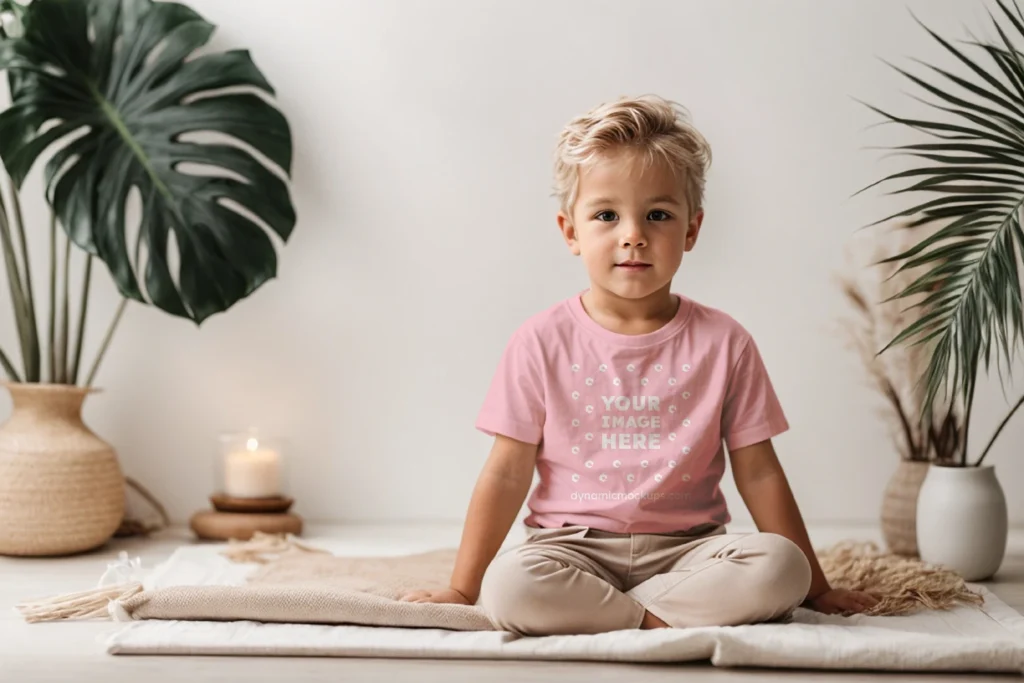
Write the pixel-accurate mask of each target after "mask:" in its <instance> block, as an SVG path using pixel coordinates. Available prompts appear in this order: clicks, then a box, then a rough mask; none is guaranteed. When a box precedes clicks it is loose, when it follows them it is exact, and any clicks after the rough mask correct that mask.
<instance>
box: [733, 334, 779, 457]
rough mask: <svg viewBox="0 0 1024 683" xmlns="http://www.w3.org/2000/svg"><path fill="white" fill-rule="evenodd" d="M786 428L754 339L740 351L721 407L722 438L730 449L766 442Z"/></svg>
mask: <svg viewBox="0 0 1024 683" xmlns="http://www.w3.org/2000/svg"><path fill="white" fill-rule="evenodd" d="M787 429H789V423H788V422H787V421H786V416H785V414H784V413H783V410H782V405H781V404H780V403H779V397H778V396H777V395H776V393H775V389H774V387H773V386H772V381H771V378H770V377H769V376H768V370H767V368H765V366H764V361H763V360H762V358H761V353H760V351H758V348H757V344H755V343H754V340H753V339H751V338H749V337H748V338H747V342H746V344H745V346H744V347H743V350H742V351H741V352H740V356H739V358H738V359H737V361H736V365H735V367H734V368H733V371H732V374H731V376H730V377H729V388H728V390H727V392H726V397H725V405H724V406H723V409H722V437H723V438H724V439H725V445H726V447H727V448H728V449H729V450H730V451H734V450H736V449H737V448H743V447H744V446H750V445H753V444H755V443H758V442H760V441H765V440H766V439H770V438H772V437H774V436H778V435H779V434H781V433H783V432H785V431H786V430H787Z"/></svg>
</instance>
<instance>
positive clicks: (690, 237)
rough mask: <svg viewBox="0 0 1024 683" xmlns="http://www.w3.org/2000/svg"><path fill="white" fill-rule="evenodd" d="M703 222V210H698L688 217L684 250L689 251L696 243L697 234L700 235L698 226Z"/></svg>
mask: <svg viewBox="0 0 1024 683" xmlns="http://www.w3.org/2000/svg"><path fill="white" fill-rule="evenodd" d="M703 222H704V211H703V210H701V211H698V212H697V213H695V214H694V215H693V218H691V219H690V222H689V223H688V224H687V226H686V241H685V243H684V244H685V250H686V251H690V250H691V249H693V248H694V246H696V244H697V236H698V235H700V226H701V224H702V223H703Z"/></svg>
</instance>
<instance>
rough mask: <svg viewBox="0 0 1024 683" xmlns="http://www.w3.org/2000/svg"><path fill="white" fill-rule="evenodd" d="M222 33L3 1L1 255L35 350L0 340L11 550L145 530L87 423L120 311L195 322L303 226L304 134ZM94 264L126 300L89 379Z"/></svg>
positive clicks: (157, 6) (147, 11)
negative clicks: (43, 252)
mask: <svg viewBox="0 0 1024 683" xmlns="http://www.w3.org/2000/svg"><path fill="white" fill-rule="evenodd" d="M213 30H214V27H213V26H212V25H211V24H210V23H208V22H207V21H205V20H204V19H203V18H202V17H200V16H199V15H198V14H196V13H195V12H194V11H192V10H191V9H189V8H188V7H186V6H184V5H181V4H176V3H172V2H151V0H34V1H33V2H31V3H28V4H26V3H25V2H23V1H19V2H18V3H15V2H12V1H11V0H0V71H2V72H4V73H5V74H6V76H7V86H8V88H9V90H10V101H11V104H10V106H9V107H8V108H6V109H5V110H3V111H2V112H0V161H2V166H3V167H4V169H5V171H6V172H5V173H4V174H0V176H3V177H4V179H5V180H6V181H7V187H6V188H4V189H5V190H6V193H4V192H0V248H2V250H3V257H4V258H3V266H2V268H3V270H4V271H5V273H6V278H7V284H8V288H9V290H10V295H11V300H12V304H13V310H14V315H15V321H16V331H17V337H18V341H19V343H20V350H21V363H20V365H21V367H20V368H18V367H16V363H15V362H14V358H13V356H12V355H11V354H7V353H5V352H4V350H3V349H0V367H2V368H3V370H4V371H5V373H6V375H7V376H8V379H9V380H10V382H9V383H8V384H7V388H8V389H9V391H10V393H11V396H12V397H13V405H14V413H13V415H12V417H11V419H10V420H8V421H7V422H6V423H4V424H3V425H0V519H2V520H4V523H3V525H0V554H15V555H60V554H68V553H73V552H79V551H82V550H87V549H89V548H93V547H96V546H98V545H101V544H102V543H103V542H105V541H106V540H107V539H108V538H110V536H111V535H112V534H114V533H115V532H117V531H118V530H119V529H121V530H124V529H126V528H127V529H129V532H128V533H132V530H137V528H138V524H137V523H135V520H132V519H131V518H130V516H127V515H126V514H125V511H126V496H125V477H124V475H123V473H122V471H121V469H120V464H119V461H118V458H117V456H116V454H115V452H114V449H113V448H112V447H111V446H110V445H108V444H107V443H105V442H104V441H102V440H101V439H100V438H99V437H98V436H97V435H96V434H95V433H93V432H92V431H91V430H89V429H88V428H86V427H85V426H84V425H83V423H82V420H81V408H82V403H83V401H84V397H85V395H86V394H87V393H88V391H89V387H91V385H92V381H93V376H94V375H95V371H96V368H97V367H98V364H99V360H100V359H101V358H102V357H103V354H104V353H105V351H106V349H107V347H108V344H109V342H110V338H111V334H112V333H113V331H114V329H115V327H116V325H117V321H118V320H119V319H120V317H121V313H122V312H123V311H124V303H125V302H128V301H138V302H142V303H144V304H147V305H153V306H156V307H157V308H159V309H161V310H163V311H166V312H167V313H170V314H171V315H174V316H178V317H181V318H187V319H189V320H191V321H193V322H194V323H195V324H196V325H199V324H201V323H202V322H203V321H204V320H206V319H208V318H209V317H210V316H212V315H215V314H217V313H220V312H223V311H226V310H227V309H229V308H230V307H231V306H233V305H234V304H236V303H237V302H238V301H240V300H241V299H243V298H245V297H247V296H249V295H250V294H252V293H253V292H254V291H255V290H256V289H257V288H259V287H260V285H262V284H263V283H265V282H267V281H268V280H270V279H271V278H273V277H275V275H276V272H277V248H276V243H277V242H278V241H279V242H282V243H283V242H285V241H287V239H288V237H289V235H290V234H291V232H292V229H293V228H294V225H295V212H294V209H293V207H292V203H291V198H290V194H289V187H288V180H289V177H290V172H291V160H292V143H291V133H290V130H289V126H288V123H287V121H286V119H285V117H284V116H283V115H282V113H281V112H280V111H279V110H278V109H277V108H276V107H275V106H274V105H273V104H272V103H271V101H272V96H273V95H274V90H273V88H272V87H271V86H270V83H268V82H267V79H266V78H265V77H264V76H263V74H262V73H261V72H260V70H259V69H258V68H257V67H256V65H255V64H254V63H253V61H252V59H251V58H250V56H249V54H248V53H247V52H246V51H244V50H231V51H227V52H220V53H209V52H208V51H207V50H201V48H204V47H205V45H206V43H207V41H208V39H209V38H210V36H211V34H212V32H213ZM37 167H38V168H41V172H42V178H43V183H44V187H45V201H46V204H47V205H48V207H49V209H50V211H51V214H52V221H51V224H50V250H49V251H50V254H49V257H50V258H49V265H50V278H49V307H48V310H47V312H48V330H47V333H46V334H45V340H43V337H44V334H43V333H41V332H40V329H39V323H40V320H39V315H38V312H39V310H41V309H42V305H41V302H40V301H39V300H38V299H37V297H36V296H35V292H34V288H35V285H36V284H37V283H36V282H34V280H33V277H32V268H31V264H30V259H29V249H28V245H29V243H30V241H31V240H29V239H28V237H29V236H30V235H31V234H32V230H33V229H35V230H38V229H39V228H38V227H36V226H28V225H26V222H25V220H23V214H22V211H21V203H20V201H19V192H20V190H21V188H22V184H23V182H24V181H25V179H26V177H27V176H28V175H29V172H30V171H31V170H32V169H33V168H37ZM44 229H45V228H44ZM73 255H76V256H77V258H79V259H84V266H83V269H82V270H83V273H84V276H83V277H84V279H83V281H82V285H81V290H80V291H79V292H78V295H79V301H80V303H79V305H78V310H77V314H76V315H75V316H72V315H71V312H70V308H71V306H70V300H71V298H72V292H71V286H70V284H69V279H70V276H71V271H72V269H71V267H70V264H71V259H72V256H73ZM97 260H98V261H99V262H102V263H103V264H105V265H106V267H107V270H109V272H110V274H111V276H112V278H113V281H114V282H115V283H116V286H117V289H118V290H119V291H120V293H121V294H122V296H123V300H122V304H121V306H120V307H119V308H118V310H117V313H116V314H115V316H114V321H113V323H111V325H110V327H109V328H108V330H107V333H106V335H105V336H104V338H103V341H102V344H101V346H100V349H99V351H98V353H97V355H96V361H95V362H94V363H93V364H92V370H91V371H90V372H89V373H88V375H87V376H86V377H85V380H84V385H85V386H84V387H83V386H80V385H79V370H80V361H81V357H82V346H83V338H84V332H85V328H86V319H87V311H88V305H87V304H88V298H89V289H90V287H89V285H90V279H91V278H92V276H93V263H94V261H97ZM72 317H75V318H77V329H76V331H75V332H74V334H73V333H72V332H71V325H70V321H71V319H72ZM4 327H6V326H4ZM0 341H2V340H0ZM47 342H48V345H47ZM47 346H48V347H47ZM19 415H20V417H19ZM135 417H138V416H135ZM135 417H133V419H135ZM127 481H128V484H129V485H132V484H133V482H132V480H131V479H130V478H129V479H128V480H127ZM134 488H136V490H138V491H139V492H140V493H143V496H144V497H148V498H149V499H150V501H151V502H152V503H154V504H155V507H157V508H158V509H162V508H161V507H160V506H159V504H158V503H156V501H155V499H154V498H153V497H152V496H147V495H146V492H145V490H144V489H143V488H142V487H141V486H139V485H137V484H135V486H134ZM163 517H164V523H166V515H163Z"/></svg>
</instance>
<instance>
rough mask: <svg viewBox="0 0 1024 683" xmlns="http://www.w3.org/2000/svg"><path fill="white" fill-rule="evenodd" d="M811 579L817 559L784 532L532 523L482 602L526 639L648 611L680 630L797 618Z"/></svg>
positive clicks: (491, 573) (621, 621)
mask: <svg viewBox="0 0 1024 683" xmlns="http://www.w3.org/2000/svg"><path fill="white" fill-rule="evenodd" d="M810 584H811V568H810V564H809V563H808V561H807V557H806V556H805V555H804V553H803V551H801V550H800V548H799V546H797V545H796V544H795V543H793V542H792V541H790V540H789V539H787V538H785V537H783V536H779V535H777V534H769V533H753V534H727V533H725V528H724V527H722V526H714V525H706V526H704V527H701V528H697V529H692V530H690V531H689V532H676V533H672V534H619V533H612V532H608V531H598V530H595V529H590V528H588V527H583V526H566V527H561V528H557V529H534V528H528V538H527V540H526V542H525V543H523V544H522V545H520V546H517V547H514V548H510V549H508V550H505V551H503V552H501V553H499V554H498V556H497V557H495V558H494V561H493V562H492V563H491V565H490V566H489V567H488V568H487V572H486V573H485V574H484V579H483V584H482V585H481V589H480V605H481V606H482V607H483V608H484V610H485V611H486V612H487V615H488V616H489V617H490V618H491V620H492V621H493V622H494V624H495V626H496V627H497V628H499V629H502V630H506V631H512V632H514V633H518V634H521V635H538V636H539V635H554V634H578V633H603V632H606V631H615V630H620V629H633V628H638V627H639V626H640V622H641V621H642V620H643V617H644V610H649V611H650V612H651V613H652V614H653V615H654V616H656V617H659V618H660V619H661V620H662V621H664V622H665V623H667V624H668V625H669V626H672V627H675V628H685V627H689V626H732V625H738V624H750V623H756V622H759V621H770V620H775V619H779V618H781V617H785V616H787V615H788V614H789V613H790V612H791V611H792V610H793V608H794V607H796V606H797V605H799V604H800V603H801V602H803V600H804V598H805V597H806V596H807V591H808V590H809V588H810Z"/></svg>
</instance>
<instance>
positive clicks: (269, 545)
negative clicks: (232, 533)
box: [221, 531, 327, 564]
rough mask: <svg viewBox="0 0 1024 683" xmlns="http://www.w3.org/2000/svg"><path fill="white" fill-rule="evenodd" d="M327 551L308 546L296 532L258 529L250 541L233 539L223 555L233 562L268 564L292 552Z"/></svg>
mask: <svg viewBox="0 0 1024 683" xmlns="http://www.w3.org/2000/svg"><path fill="white" fill-rule="evenodd" d="M296 552H298V553H325V554H327V551H326V550H322V549H320V548H314V547H312V546H308V545H306V544H305V543H302V542H301V541H299V539H298V537H297V536H295V535H294V534H280V533H278V534H268V533H265V532H262V531H257V532H256V533H255V534H253V537H252V538H250V539H249V540H248V541H239V540H236V539H232V540H231V541H229V542H228V548H227V549H226V550H224V551H222V552H221V555H223V556H224V557H226V558H228V559H229V560H231V561H232V562H254V563H256V564H266V563H268V562H271V561H273V560H276V559H278V558H279V557H281V556H282V555H286V554H291V553H296Z"/></svg>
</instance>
